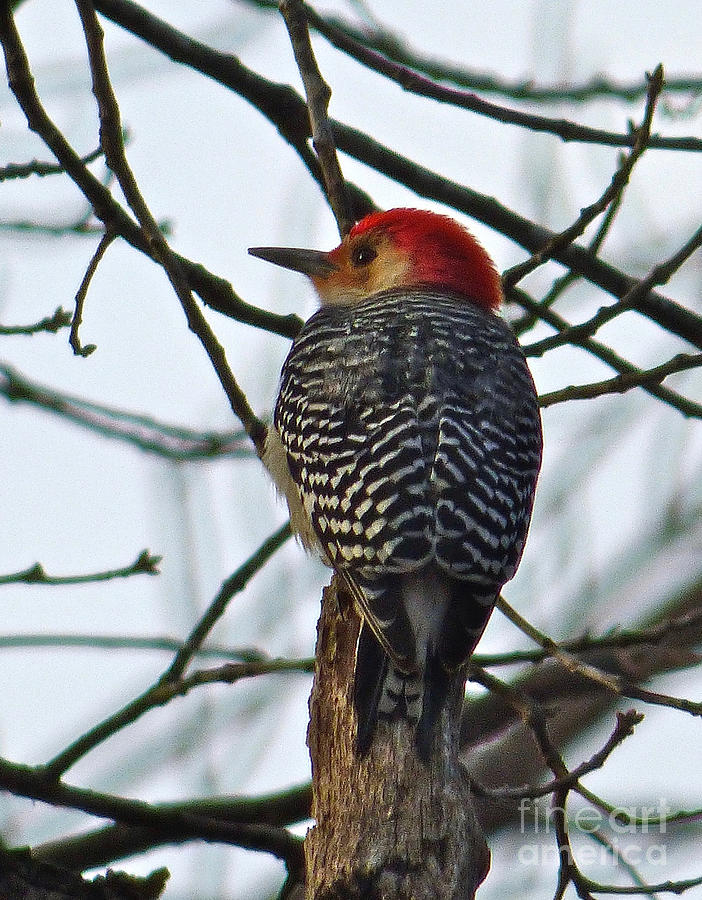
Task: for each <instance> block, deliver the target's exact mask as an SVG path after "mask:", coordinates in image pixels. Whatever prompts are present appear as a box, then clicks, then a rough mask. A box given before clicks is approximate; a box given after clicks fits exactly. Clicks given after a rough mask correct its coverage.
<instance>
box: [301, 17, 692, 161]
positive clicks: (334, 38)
mask: <svg viewBox="0 0 702 900" xmlns="http://www.w3.org/2000/svg"><path fill="white" fill-rule="evenodd" d="M305 11H306V14H307V18H308V20H309V21H310V23H311V24H313V25H314V26H315V27H316V28H317V30H318V31H319V32H320V33H321V34H324V36H325V37H326V38H327V40H329V41H330V43H332V44H333V45H334V46H335V47H336V48H337V49H339V50H341V51H343V52H344V53H347V54H348V55H349V56H351V57H353V58H354V59H356V60H357V61H358V62H360V63H361V64H362V65H364V66H365V67H366V68H368V69H372V70H373V71H374V72H378V73H379V74H381V75H384V76H385V77H386V78H388V79H390V80H391V81H394V82H395V83H396V84H399V85H400V86H401V87H402V88H403V90H405V91H408V92H410V93H412V94H416V95H418V96H420V97H427V98H429V99H431V100H437V101H439V102H440V103H448V104H450V105H451V106H455V107H458V108H459V109H465V110H469V111H470V112H474V113H478V114H479V115H482V116H487V117H488V118H490V119H494V120H495V121H497V122H502V123H504V124H508V125H518V126H520V127H522V128H528V129H529V130H530V131H537V132H544V133H547V134H553V135H555V136H556V137H559V138H560V139H561V140H563V141H577V142H579V143H589V144H601V145H603V146H610V147H633V146H634V143H635V136H634V135H632V134H621V133H617V132H611V131H604V130H603V129H600V128H590V127H589V126H587V125H581V124H579V123H577V122H569V121H568V120H567V119H563V118H558V119H554V118H551V117H549V116H540V115H535V114H533V113H525V112H521V111H520V110H516V109H510V108H508V107H505V106H500V105H498V104H496V103H491V102H490V101H489V100H484V99H483V98H482V97H479V96H478V95H477V94H475V93H473V92H472V91H462V90H457V89H456V88H452V87H447V86H446V85H444V84H439V83H437V82H436V81H433V80H431V79H429V78H427V77H425V76H424V75H421V74H420V73H419V72H417V71H413V70H412V69H411V68H408V67H407V66H404V65H400V64H398V63H397V62H394V61H392V60H391V59H389V58H388V57H387V56H385V55H383V54H382V53H379V52H377V51H376V50H373V49H371V48H369V47H368V46H367V45H364V44H363V43H362V42H360V41H358V40H356V39H355V38H353V37H351V35H350V34H349V33H348V31H345V30H342V29H340V28H336V27H335V26H334V25H330V24H329V23H328V22H325V21H324V19H323V18H322V17H321V16H319V15H318V14H317V13H315V11H314V10H313V9H312V8H311V7H309V6H305ZM651 146H656V147H659V148H661V149H663V148H664V149H668V150H688V151H693V152H698V153H699V152H702V140H700V139H699V138H696V137H686V138H664V137H659V136H657V135H656V136H654V137H653V139H652V143H651Z"/></svg>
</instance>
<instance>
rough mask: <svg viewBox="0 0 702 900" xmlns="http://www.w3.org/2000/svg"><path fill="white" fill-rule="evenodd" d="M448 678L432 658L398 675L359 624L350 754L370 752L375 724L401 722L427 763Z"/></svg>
mask: <svg viewBox="0 0 702 900" xmlns="http://www.w3.org/2000/svg"><path fill="white" fill-rule="evenodd" d="M449 685H450V675H449V673H448V672H447V671H446V670H445V669H444V667H443V666H442V665H441V663H440V662H439V660H438V658H437V657H436V656H434V655H432V654H429V655H428V657H427V661H426V665H425V666H424V667H423V669H422V670H421V671H414V672H404V671H403V670H402V669H400V668H398V666H397V665H396V664H395V663H394V662H393V661H392V660H391V659H390V657H389V656H388V655H387V653H386V652H385V650H383V648H382V647H381V646H380V644H379V643H378V640H377V639H376V637H375V635H374V634H373V632H372V631H371V629H370V628H369V627H368V625H366V624H365V623H364V624H363V626H362V628H361V634H360V636H359V639H358V649H357V651H356V674H355V683H354V706H355V709H356V718H357V723H358V730H357V732H356V750H357V752H358V753H359V754H360V755H361V756H363V755H364V754H365V753H367V752H368V750H369V749H370V745H371V743H372V741H373V734H374V732H375V727H376V724H377V722H378V719H386V720H390V719H398V718H402V719H407V721H408V722H409V723H410V724H411V725H412V727H413V728H414V730H415V742H416V746H417V752H418V754H419V757H420V759H423V760H424V762H428V761H429V758H430V756H431V745H432V740H433V734H434V730H435V727H436V722H437V720H438V718H439V716H440V715H441V710H442V709H443V708H444V705H445V703H446V699H447V694H448V689H449Z"/></svg>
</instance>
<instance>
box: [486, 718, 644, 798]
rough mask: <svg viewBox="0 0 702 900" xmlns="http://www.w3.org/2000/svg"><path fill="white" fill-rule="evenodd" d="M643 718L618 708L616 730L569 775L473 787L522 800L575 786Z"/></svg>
mask: <svg viewBox="0 0 702 900" xmlns="http://www.w3.org/2000/svg"><path fill="white" fill-rule="evenodd" d="M642 721H643V716H642V715H641V714H640V713H637V712H636V710H633V709H630V710H629V711H628V712H625V713H621V712H618V713H617V724H616V726H615V728H614V731H613V732H612V734H611V735H610V736H609V738H608V739H607V743H606V744H605V745H604V746H603V747H602V748H601V749H600V750H598V751H597V753H595V754H593V756H591V757H590V759H588V760H586V761H585V762H583V763H581V764H580V765H579V766H576V767H575V768H574V769H571V770H570V772H569V773H568V774H567V775H564V776H562V777H560V778H555V779H553V781H550V782H549V783H548V784H540V785H523V786H521V787H510V788H486V787H485V786H483V785H479V784H477V783H476V782H473V784H474V787H475V789H476V790H477V792H478V793H479V794H481V795H482V796H485V797H491V798H493V799H498V800H507V799H516V800H520V799H521V798H522V797H531V798H536V797H546V796H547V795H548V794H552V793H553V792H554V791H557V790H562V789H563V788H573V787H575V786H576V785H577V783H578V781H580V779H581V778H582V777H583V776H585V775H589V774H590V772H594V771H595V770H597V769H601V768H602V766H603V765H604V764H605V762H606V761H607V759H608V758H609V757H610V756H611V754H612V752H613V751H614V750H615V749H616V748H617V747H618V746H619V745H620V744H621V743H623V742H624V741H625V740H626V739H627V738H628V737H631V735H632V734H633V733H634V728H635V726H636V725H638V724H639V723H640V722H642Z"/></svg>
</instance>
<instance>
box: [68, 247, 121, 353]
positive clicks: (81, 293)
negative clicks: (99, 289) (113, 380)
mask: <svg viewBox="0 0 702 900" xmlns="http://www.w3.org/2000/svg"><path fill="white" fill-rule="evenodd" d="M114 239H115V235H114V234H112V233H111V232H109V231H106V232H105V234H103V236H102V238H101V239H100V243H99V244H98V246H97V249H96V251H95V253H93V256H92V259H91V260H90V263H89V264H88V268H87V270H86V272H85V275H84V276H83V280H82V281H81V284H80V287H79V288H78V293H77V294H76V305H75V311H74V313H73V319H72V321H71V335H70V337H69V339H68V342H69V344H70V345H71V347H72V348H73V352H74V353H75V354H76V356H83V357H85V356H90V354H91V353H92V352H93V351H94V350H97V345H96V344H87V345H86V346H85V347H84V346H83V345H82V344H81V342H80V337H79V336H78V330H79V328H80V324H81V322H82V321H83V306H84V304H85V298H86V296H87V294H88V288H89V287H90V282H91V281H92V279H93V275H94V274H95V273H96V272H97V267H98V266H99V265H100V261H101V260H102V258H103V256H104V255H105V253H106V252H107V248H108V247H109V246H110V244H111V243H112V241H113V240H114Z"/></svg>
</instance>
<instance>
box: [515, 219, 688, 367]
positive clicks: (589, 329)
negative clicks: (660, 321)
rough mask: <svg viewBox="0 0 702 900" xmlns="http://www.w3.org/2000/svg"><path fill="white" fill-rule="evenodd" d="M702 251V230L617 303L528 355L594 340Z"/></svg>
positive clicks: (531, 349) (537, 344)
mask: <svg viewBox="0 0 702 900" xmlns="http://www.w3.org/2000/svg"><path fill="white" fill-rule="evenodd" d="M700 247H702V226H700V227H699V228H698V229H697V231H695V233H694V234H693V235H692V236H691V237H690V238H689V239H688V240H687V241H685V243H684V244H683V245H682V247H680V249H679V250H676V251H675V253H674V254H673V255H672V256H671V257H670V258H669V259H667V260H665V261H664V262H662V263H660V264H659V265H657V266H654V267H653V269H651V271H650V272H649V274H648V275H647V276H646V277H645V278H642V279H641V280H640V281H637V282H636V283H635V284H633V285H632V287H631V288H630V289H629V290H628V291H627V292H626V293H625V294H624V295H623V296H622V297H621V298H620V299H619V301H618V302H617V303H612V304H610V305H609V306H603V307H601V308H600V309H599V310H598V311H597V313H595V315H594V316H593V317H592V318H591V319H588V321H587V322H582V323H581V324H580V325H571V326H570V327H569V328H566V329H564V330H563V331H561V332H560V333H559V334H557V335H554V336H553V337H550V338H544V340H543V341H538V342H535V343H533V344H530V345H529V346H528V347H527V348H526V351H527V352H528V353H529V355H530V356H542V355H543V354H544V353H545V352H546V351H547V350H552V349H553V348H554V347H559V346H561V345H563V344H566V343H574V342H579V341H580V340H581V339H582V338H584V337H590V336H591V335H593V334H595V332H597V331H598V330H599V329H600V328H602V326H603V325H606V324H607V322H611V321H612V319H615V318H616V317H617V316H619V315H621V314H622V313H623V312H627V311H628V310H630V309H635V308H636V305H637V303H638V302H639V300H640V299H641V298H642V297H644V296H645V295H646V294H647V293H648V292H649V291H650V290H651V288H652V287H653V286H654V285H660V284H665V283H666V282H667V281H668V280H669V279H670V278H671V277H672V276H673V275H674V274H675V272H677V271H678V269H679V268H680V267H681V266H682V265H683V263H685V262H686V261H687V260H688V259H689V258H690V257H691V256H692V254H693V253H695V252H696V251H697V250H699V248H700Z"/></svg>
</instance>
